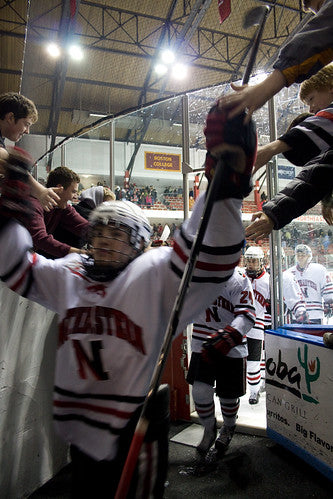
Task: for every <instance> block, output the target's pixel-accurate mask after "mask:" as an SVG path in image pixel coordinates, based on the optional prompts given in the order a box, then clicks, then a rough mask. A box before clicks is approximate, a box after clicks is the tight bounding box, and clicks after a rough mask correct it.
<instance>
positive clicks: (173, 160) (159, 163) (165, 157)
mask: <svg viewBox="0 0 333 499" xmlns="http://www.w3.org/2000/svg"><path fill="white" fill-rule="evenodd" d="M145 170H164V171H172V172H180V154H167V153H164V152H145Z"/></svg>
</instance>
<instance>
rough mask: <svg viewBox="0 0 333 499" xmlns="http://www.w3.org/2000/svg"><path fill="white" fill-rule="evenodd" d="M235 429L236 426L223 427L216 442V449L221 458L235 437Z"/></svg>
mask: <svg viewBox="0 0 333 499" xmlns="http://www.w3.org/2000/svg"><path fill="white" fill-rule="evenodd" d="M235 428H236V425H234V426H226V425H225V424H223V425H222V428H221V429H220V433H219V436H218V437H217V439H216V441H215V448H216V450H217V451H218V454H220V455H221V456H222V455H223V454H224V453H225V451H226V450H227V448H228V447H229V445H230V442H231V440H232V437H233V436H234V433H235Z"/></svg>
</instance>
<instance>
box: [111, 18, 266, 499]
mask: <svg viewBox="0 0 333 499" xmlns="http://www.w3.org/2000/svg"><path fill="white" fill-rule="evenodd" d="M266 17H267V14H266V15H265V16H264V17H263V18H262V23H264V22H265V20H266ZM259 30H260V25H259V29H258V31H259ZM262 31H263V29H261V34H262ZM260 38H261V35H260V37H256V43H255V44H254V47H253V48H252V50H251V56H250V58H249V62H248V63H247V67H246V71H245V74H248V75H250V74H251V71H252V69H253V65H254V62H255V56H256V52H257V51H258V47H259V43H260ZM250 65H251V66H250ZM248 77H249V76H248ZM243 83H244V84H245V83H247V81H245V75H244V78H243ZM223 170H224V168H223V159H219V161H218V164H217V167H216V169H215V174H214V176H213V178H212V181H211V183H210V185H209V187H208V190H207V194H206V201H205V204H204V208H203V213H202V217H201V222H200V225H199V227H198V230H197V234H196V236H195V238H194V241H193V244H192V248H191V252H190V255H189V258H188V260H187V263H186V266H185V270H184V274H183V277H182V279H181V282H180V284H179V288H178V293H177V296H176V299H175V302H174V306H173V309H172V312H171V315H170V319H169V323H168V326H167V329H166V333H165V336H164V341H163V344H162V347H161V350H160V354H159V359H158V361H157V364H156V366H155V369H154V373H153V376H152V379H151V382H150V387H149V390H148V394H147V396H146V399H145V402H144V404H143V407H142V410H141V415H140V418H139V420H138V423H137V425H136V428H135V432H134V435H133V438H132V442H131V445H130V448H129V451H128V454H127V459H126V461H125V464H124V467H123V471H122V474H121V477H120V480H119V484H118V488H117V491H116V494H115V499H125V498H126V496H127V493H128V490H129V487H130V484H131V479H132V476H133V473H134V469H135V466H136V463H137V459H138V456H139V453H140V449H141V446H142V443H143V440H144V437H145V435H146V432H147V429H148V425H149V420H148V417H147V408H148V406H149V405H150V404H151V403H152V401H153V400H154V397H155V394H156V392H157V389H158V386H159V383H160V379H161V376H162V373H163V369H164V366H165V364H166V361H167V357H168V353H169V351H170V348H171V344H172V339H173V337H174V335H175V333H176V330H177V327H178V324H179V317H180V312H181V310H182V307H183V304H184V300H185V295H186V293H187V289H188V286H189V284H190V282H191V279H192V275H193V271H194V268H195V265H196V261H197V258H198V255H199V252H200V249H201V245H202V241H203V238H204V235H205V232H206V228H207V225H208V222H209V218H210V215H211V211H212V208H213V205H214V202H215V199H217V194H218V192H219V190H220V188H221V180H222V178H223Z"/></svg>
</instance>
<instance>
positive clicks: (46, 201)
mask: <svg viewBox="0 0 333 499" xmlns="http://www.w3.org/2000/svg"><path fill="white" fill-rule="evenodd" d="M10 152H11V149H9V152H8V151H7V150H6V149H4V148H2V147H1V148H0V174H1V175H4V174H5V168H6V161H7V160H8V158H9V153H10ZM12 152H14V149H13V151H12ZM15 154H17V153H15ZM29 182H30V190H31V194H32V195H33V196H34V197H35V198H37V199H38V201H39V202H40V203H41V205H42V206H43V208H44V210H45V211H50V210H52V208H54V207H55V206H57V202H58V201H59V196H58V193H60V192H61V191H62V187H54V188H51V187H49V188H46V187H44V186H43V185H42V184H40V183H39V182H37V180H35V179H34V178H33V176H32V175H29Z"/></svg>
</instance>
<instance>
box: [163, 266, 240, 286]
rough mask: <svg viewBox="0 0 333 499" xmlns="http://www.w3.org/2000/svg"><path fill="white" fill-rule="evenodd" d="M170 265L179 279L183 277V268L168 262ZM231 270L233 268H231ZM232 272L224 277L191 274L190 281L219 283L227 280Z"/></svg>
mask: <svg viewBox="0 0 333 499" xmlns="http://www.w3.org/2000/svg"><path fill="white" fill-rule="evenodd" d="M170 267H171V270H172V271H173V272H174V273H175V274H176V275H177V276H178V277H179V278H180V279H181V278H182V277H183V273H184V270H181V269H179V268H178V267H177V266H176V265H175V264H174V263H172V262H170ZM232 270H233V269H232ZM232 274H233V272H232V273H231V274H230V275H227V276H224V277H214V276H212V275H211V276H208V277H199V276H195V275H194V276H192V279H191V282H201V283H204V282H213V283H217V284H220V283H222V282H225V281H228V280H229V279H230V277H231V276H232Z"/></svg>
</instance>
